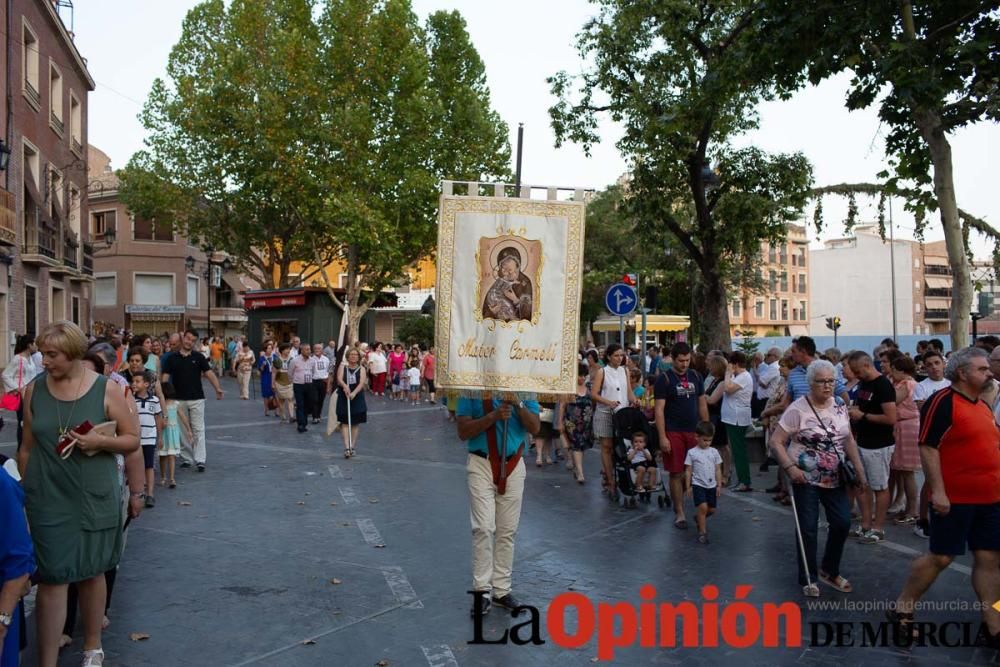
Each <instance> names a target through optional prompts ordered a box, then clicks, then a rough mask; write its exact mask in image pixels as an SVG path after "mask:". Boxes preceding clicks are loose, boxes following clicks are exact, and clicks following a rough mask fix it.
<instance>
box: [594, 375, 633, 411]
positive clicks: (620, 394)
mask: <svg viewBox="0 0 1000 667" xmlns="http://www.w3.org/2000/svg"><path fill="white" fill-rule="evenodd" d="M601 397H602V398H606V399H608V400H609V401H618V407H617V408H614V410H613V412H618V411H619V410H621V409H622V408H626V407H628V371H627V370H625V366H619V367H618V368H612V367H611V366H605V367H604V382H603V383H602V384H601ZM599 407H600V409H602V410H605V411H611V410H612V408H611V406H609V405H601V406H599Z"/></svg>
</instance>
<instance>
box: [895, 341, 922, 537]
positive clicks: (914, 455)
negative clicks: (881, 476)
mask: <svg viewBox="0 0 1000 667" xmlns="http://www.w3.org/2000/svg"><path fill="white" fill-rule="evenodd" d="M916 371H917V366H916V364H915V363H914V362H913V360H912V359H910V358H909V357H899V358H898V359H895V360H893V362H892V370H891V371H889V377H890V379H891V380H892V383H893V385H895V387H896V425H895V426H893V434H894V435H895V438H896V449H894V450H893V452H892V460H891V461H890V463H889V467H890V469H891V470H892V475H893V476H894V477H895V478H896V479H895V481H896V485H895V489H896V494H895V500H894V501H893V503H892V505H897V504H899V503H901V501H902V499H903V495H904V494H905V495H906V506H905V508H904V509H903V511H901V512H900V513H899V515H898V516H897V517H896V523H897V524H899V525H905V524H911V523H916V521H917V518H918V517H917V507H918V504H919V501H920V498H919V497H918V496H917V476H916V471H917V470H920V447H919V444H918V440H919V437H920V411H919V410H918V409H917V405H916V403H914V402H913V392H914V391H916V388H917V381H916V380H915V379H913V374H914V373H916ZM889 488H890V489H891V488H893V484H892V479H890V480H889ZM890 506H891V505H890Z"/></svg>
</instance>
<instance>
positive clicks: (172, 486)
mask: <svg viewBox="0 0 1000 667" xmlns="http://www.w3.org/2000/svg"><path fill="white" fill-rule="evenodd" d="M167 487H168V488H171V489H176V488H177V482H175V481H174V480H170V483H169V484H167Z"/></svg>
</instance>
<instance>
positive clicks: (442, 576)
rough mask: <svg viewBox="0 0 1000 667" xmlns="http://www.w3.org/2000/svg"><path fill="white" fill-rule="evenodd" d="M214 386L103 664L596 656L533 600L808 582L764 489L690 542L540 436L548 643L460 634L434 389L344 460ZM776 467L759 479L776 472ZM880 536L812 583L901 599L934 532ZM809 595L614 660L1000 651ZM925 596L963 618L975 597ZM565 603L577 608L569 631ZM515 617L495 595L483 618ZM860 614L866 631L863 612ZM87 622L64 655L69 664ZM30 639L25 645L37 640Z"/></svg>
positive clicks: (906, 658) (522, 585)
mask: <svg viewBox="0 0 1000 667" xmlns="http://www.w3.org/2000/svg"><path fill="white" fill-rule="evenodd" d="M226 389H227V397H226V398H225V399H224V400H223V401H222V402H217V401H214V400H211V399H210V400H209V401H208V402H207V408H208V410H207V412H208V418H207V422H208V431H207V434H208V470H207V471H206V472H205V473H203V474H199V473H197V472H195V471H193V470H192V469H180V468H178V471H177V478H178V488H177V489H175V490H165V489H162V488H159V487H158V488H157V489H156V495H157V501H158V502H157V506H156V507H155V508H154V509H152V510H146V511H145V512H144V513H143V515H142V517H140V519H138V520H137V521H135V522H133V524H132V526H131V527H130V529H129V536H128V544H127V547H126V550H125V554H124V557H123V560H122V565H121V568H120V571H119V575H118V583H117V585H116V588H115V591H114V598H113V604H112V608H111V612H110V619H111V626H110V627H109V628H108V630H107V631H106V632H105V634H104V648H105V651H106V654H107V658H106V661H105V664H106V665H128V666H134V667H138V666H143V665H181V664H184V665H213V666H214V665H220V666H222V665H281V666H286V665H290V666H291V665H294V666H298V665H302V666H306V665H323V666H325V665H331V666H341V665H343V666H350V667H354V666H358V667H365V666H371V665H390V666H397V665H407V666H414V667H453V666H455V665H462V666H471V665H477V666H478V665H483V666H503V665H550V664H554V665H587V664H593V663H594V662H596V658H597V644H596V634H595V636H594V637H593V638H592V639H591V641H589V642H587V643H585V644H584V645H583V646H581V647H580V648H577V649H563V648H561V647H559V646H557V645H556V644H555V643H554V642H553V641H552V639H551V637H550V636H549V632H548V630H547V625H546V616H545V609H546V607H547V606H548V604H549V602H550V601H551V600H552V599H553V598H555V597H556V596H557V595H559V594H560V593H565V592H567V591H573V592H578V593H582V594H584V595H585V596H587V597H588V598H589V599H590V600H592V601H593V603H594V604H595V605H596V604H597V603H598V602H608V603H614V602H618V601H625V602H628V603H630V604H632V605H637V604H638V603H639V601H640V599H639V588H640V587H641V586H642V585H643V584H652V585H653V586H654V587H655V589H656V598H655V599H656V601H657V602H661V603H668V602H669V603H680V602H682V601H685V600H690V601H694V602H695V603H697V604H700V603H702V601H703V597H702V596H703V593H702V587H703V586H705V585H707V584H714V585H716V586H718V588H719V590H720V598H719V600H718V602H719V603H720V607H719V608H720V610H722V609H724V608H725V605H726V603H728V602H732V601H733V600H734V597H735V592H736V586H737V585H751V586H753V589H752V591H751V592H750V594H749V596H748V597H747V598H746V599H747V601H748V602H750V603H751V604H752V605H753V606H754V607H756V608H757V609H760V608H761V605H763V604H764V603H768V602H773V603H779V602H783V601H786V600H790V601H793V602H796V603H802V597H801V591H800V589H799V587H798V585H797V582H796V577H795V548H796V546H795V541H794V530H793V524H792V519H791V514H790V512H789V511H788V509H787V508H784V507H779V506H778V505H776V504H774V503H773V502H772V501H771V500H770V498H769V497H768V496H766V495H765V494H763V493H754V494H749V495H748V496H742V495H740V494H729V495H724V496H723V497H722V499H721V501H720V508H719V513H718V514H717V515H716V516H715V517H713V518H712V519H711V520H710V523H709V530H710V534H711V538H712V543H711V544H710V545H699V544H697V543H696V541H695V531H694V530H693V528H692V529H689V530H686V531H681V530H677V529H675V528H674V527H673V525H672V518H673V514H672V512H671V511H670V510H661V509H659V508H658V507H657V505H656V503H655V502H654V503H651V504H649V505H640V506H639V507H638V508H636V509H626V508H623V507H620V506H618V505H616V504H613V503H611V502H609V501H608V500H606V499H604V498H602V497H601V494H600V485H599V476H600V475H599V472H598V471H599V457H598V455H597V453H596V452H595V451H591V452H588V454H587V456H586V457H585V458H586V470H587V483H586V484H585V485H583V486H580V485H578V484H576V483H575V482H574V481H573V479H572V477H571V475H570V474H569V473H568V472H567V471H566V470H565V469H564V467H563V466H562V464H557V465H555V466H547V467H545V468H541V469H539V468H536V467H535V465H534V460H533V457H532V458H530V459H529V460H528V464H529V465H528V479H527V483H526V491H525V499H524V509H523V514H522V519H521V526H520V531H519V533H518V537H517V552H516V557H515V565H514V592H515V594H517V595H518V596H519V598H521V599H522V602H523V603H525V604H530V605H534V606H536V607H538V608H539V609H540V610H541V611H540V620H539V622H540V634H541V638H542V639H543V640H544V641H545V643H544V644H541V645H532V644H527V645H523V646H519V645H515V644H507V645H470V644H469V643H468V642H469V641H471V640H472V639H473V624H472V622H471V620H470V618H469V606H470V603H471V597H470V596H469V595H468V594H467V593H466V591H467V590H468V589H469V587H470V584H471V575H470V553H471V544H470V529H469V518H468V501H467V492H466V487H465V472H464V469H465V458H466V455H465V449H464V446H463V444H462V443H461V442H460V441H459V440H458V438H457V436H456V434H455V429H454V426H453V425H451V424H448V423H447V420H446V413H445V411H444V410H443V408H441V407H440V406H428V405H426V404H424V405H422V406H419V407H415V406H410V405H403V404H399V403H393V402H392V401H389V400H387V399H377V398H376V399H373V398H369V399H368V400H369V422H368V424H366V425H365V426H364V427H362V431H361V437H360V441H359V443H358V455H357V456H356V457H354V458H353V459H351V460H345V459H344V458H343V457H342V451H343V449H342V445H341V441H340V439H339V435H335V436H333V437H332V438H329V439H328V438H326V437H324V433H323V430H324V425H325V420H324V424H321V425H318V426H310V430H309V432H308V433H305V434H301V435H300V434H298V433H296V432H295V428H294V426H291V425H282V424H280V423H279V422H278V420H277V419H275V418H268V419H265V418H264V417H263V415H262V407H261V403H260V402H259V401H258V402H253V401H239V400H237V399H235V398H234V396H235V395H236V391H235V390H236V387H235V383H234V382H232V381H230V380H226ZM3 438H4V440H0V451H3V452H4V453H8V454H12V453H13V448H12V446H11V445H10V444H9V443H10V441H11V440H12V438H13V428H8V429H5V432H4V433H3ZM755 475H757V473H756V472H755ZM773 475H774V473H773V470H772V473H771V474H770V475H768V476H766V477H764V476H762V475H761V476H758V478H756V479H755V480H754V485H755V486H756V487H759V488H764V487H765V486H769V485H770V483H771V480H772V479H773ZM821 536H822V531H821ZM888 537H889V543H887V544H883V545H877V546H865V545H859V544H855V543H853V542H850V543H849V544H848V545H847V548H846V552H845V556H844V565H843V571H844V574H845V576H848V577H849V578H850V579H851V580H852V582H853V584H854V587H855V593H853V594H852V595H849V596H848V595H842V594H839V593H836V592H835V591H833V590H832V589H829V588H825V587H824V588H823V597H822V598H821V600H823V601H825V602H828V603H829V602H833V601H844V600H851V601H853V602H855V603H861V602H862V601H870V602H875V603H883V604H884V602H885V601H886V600H891V599H893V598H894V597H895V595H896V594H897V592H898V590H899V588H900V586H901V585H902V582H903V579H904V578H905V576H906V573H907V569H908V566H909V562H910V560H911V559H912V558H913V556H914V555H915V554H917V553H920V551H921V550H922V549H924V548H925V546H926V543H925V542H923V541H922V540H920V539H919V538H917V537H915V536H914V535H912V533H911V532H910V530H909V529H908V528H905V529H904V528H897V527H894V526H893V527H890V528H889V529H888ZM969 565H970V561H969V558H967V557H966V558H964V559H960V561H959V563H958V567H954V566H953V567H952V568H951V569H949V570H948V571H946V572H945V573H944V574H943V575H942V576H941V578H940V579H939V581H938V582H937V583H936V584H935V586H934V587H933V588H932V589H931V591H930V594H929V595H928V598H927V599H928V600H932V601H939V602H942V603H948V602H949V601H953V602H955V603H956V604H966V605H968V604H971V603H972V601H973V593H972V589H971V584H970V576H969V575H970V570H969ZM802 609H803V611H802V618H803V630H802V633H803V635H804V639H803V641H802V646H801V647H799V648H764V647H763V646H762V645H761V644H760V642H758V643H757V644H755V645H754V646H752V647H750V648H746V649H736V648H730V647H726V646H723V647H721V648H642V647H640V646H639V645H638V642H637V643H636V644H635V645H634V646H631V647H629V648H623V649H619V650H617V651H616V653H615V659H614V660H613V662H611V663H610V664H621V665H648V664H649V665H657V664H685V665H686V664H719V663H723V662H732V661H739V662H741V663H745V664H755V665H758V664H759V665H785V664H788V665H792V664H796V665H875V664H885V663H892V664H897V665H902V664H907V665H908V664H913V665H951V664H963V665H968V664H983V665H990V664H993V665H1000V656H998V655H997V653H996V652H995V651H988V650H984V649H975V648H943V647H942V648H934V647H926V648H913V649H911V650H903V649H894V648H890V647H886V648H881V647H861V646H855V647H842V648H836V647H825V648H824V647H811V646H810V642H809V636H808V635H809V628H808V624H809V622H811V621H819V622H827V623H833V622H851V623H854V624H860V623H861V622H863V621H870V622H873V623H877V622H879V621H880V620H882V612H881V611H868V612H864V611H854V610H844V609H826V610H817V609H812V610H810V609H806V608H805V606H804V604H803V607H802ZM920 618H921V620H928V621H937V622H943V621H946V620H953V621H968V622H972V623H976V622H978V612H975V611H970V610H964V611H944V610H941V611H926V612H922V613H921V616H920ZM575 619H576V616H575V614H574V613H572V612H571V613H569V615H568V617H567V631H568V632H571V633H572V632H575V630H576V620H575ZM526 620H528V617H527V616H526V615H522V616H521V617H519V618H517V619H512V618H511V617H510V615H509V614H506V613H503V610H501V609H499V608H494V610H493V611H492V612H491V613H490V615H489V616H487V617H486V619H485V621H484V624H483V633H484V638H485V639H489V640H493V639H496V638H497V637H499V636H501V635H502V634H503V632H504V631H505V630H507V629H509V628H511V627H513V626H514V625H516V624H518V623H524V622H525V621H526ZM616 627H617V626H616ZM854 632H855V635H856V636H855V639H856V641H858V642H859V643H860V634H861V629H860V626H859V625H857V627H856V628H855V631H854ZM133 633H141V634H144V635H148V636H149V638H148V639H143V640H139V641H135V640H133V639H131V638H130V635H133ZM521 633H522V636H527V634H528V632H527V631H525V630H524V629H522V630H521ZM80 634H81V633H80V631H79V630H78V631H77V634H76V636H75V637H74V640H75V641H74V644H73V645H72V646H71V647H69V648H68V649H66V650H65V651H64V653H63V656H62V659H61V660H60V665H76V664H79V660H80V649H81V638H80ZM678 634H679V635H680V631H678ZM26 657H27V660H26V664H29V665H30V664H34V658H33V652H29V653H28V655H27V656H26Z"/></svg>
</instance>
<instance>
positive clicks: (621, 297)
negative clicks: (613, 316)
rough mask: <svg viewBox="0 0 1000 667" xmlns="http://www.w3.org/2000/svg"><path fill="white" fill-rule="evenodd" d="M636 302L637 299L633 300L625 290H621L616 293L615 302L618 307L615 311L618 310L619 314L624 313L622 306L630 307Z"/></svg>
mask: <svg viewBox="0 0 1000 667" xmlns="http://www.w3.org/2000/svg"><path fill="white" fill-rule="evenodd" d="M634 300H635V299H633V298H632V297H630V296H629V295H628V293H627V292H626V291H625V290H623V289H620V290H618V291H616V292H615V302H616V304H617V306H618V307H617V308H616V309H615V310H617V311H618V312H619V313H620V312H622V304H625V305H628V304H630V303H632V302H633V301H634Z"/></svg>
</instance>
